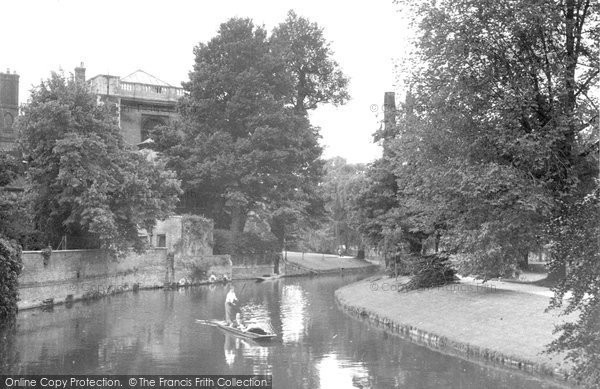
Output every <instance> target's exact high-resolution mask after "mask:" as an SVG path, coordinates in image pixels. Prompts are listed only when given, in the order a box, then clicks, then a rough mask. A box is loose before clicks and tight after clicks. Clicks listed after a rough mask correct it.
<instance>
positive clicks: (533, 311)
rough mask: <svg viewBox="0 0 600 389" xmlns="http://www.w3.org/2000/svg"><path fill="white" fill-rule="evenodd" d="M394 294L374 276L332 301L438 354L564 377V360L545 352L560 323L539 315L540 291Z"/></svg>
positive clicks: (459, 288) (501, 287)
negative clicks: (449, 354) (445, 353)
mask: <svg viewBox="0 0 600 389" xmlns="http://www.w3.org/2000/svg"><path fill="white" fill-rule="evenodd" d="M519 288H520V289H519ZM398 289H399V283H398V282H396V281H395V280H394V279H393V278H387V277H385V276H374V277H369V278H368V279H366V280H363V281H360V282H357V283H355V284H351V285H348V286H345V287H343V288H341V289H339V290H337V291H336V293H335V296H336V300H337V301H338V303H339V304H340V305H341V306H342V308H344V309H345V310H347V311H348V312H350V313H351V314H353V315H355V316H359V317H362V318H365V319H367V320H369V321H372V322H373V323H375V324H377V325H380V326H384V327H388V328H390V329H391V330H392V331H394V332H396V333H398V334H400V335H401V336H402V337H405V338H407V339H410V340H412V341H416V342H419V343H423V344H425V345H427V346H429V347H432V348H435V349H439V350H441V351H443V352H448V353H451V354H455V355H458V356H461V357H463V358H467V359H473V360H482V361H487V362H491V363H492V364H495V365H502V366H506V367H510V368H516V369H519V370H523V371H527V372H530V373H533V374H536V375H540V376H546V377H554V378H559V379H565V378H567V377H568V371H569V366H567V365H565V364H564V362H563V360H562V357H561V356H558V355H550V354H545V353H544V350H545V346H546V345H547V344H548V343H550V342H551V341H552V340H553V339H554V335H553V333H552V331H553V329H554V327H555V325H556V324H558V323H560V322H561V320H564V318H561V317H559V316H558V312H550V313H546V312H544V311H545V309H546V308H547V307H548V303H549V296H547V295H545V293H540V292H542V291H541V290H539V289H538V288H535V289H531V290H528V289H526V288H523V287H520V286H519V287H517V288H513V287H512V286H511V284H510V283H495V284H493V285H492V284H490V285H482V284H479V283H476V282H474V281H472V280H464V281H462V282H460V283H457V284H452V285H448V286H445V287H441V288H431V289H426V290H418V291H410V292H400V293H399V292H398ZM534 292H535V293H534Z"/></svg>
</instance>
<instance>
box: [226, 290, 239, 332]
mask: <svg viewBox="0 0 600 389" xmlns="http://www.w3.org/2000/svg"><path fill="white" fill-rule="evenodd" d="M237 302H238V299H237V296H236V295H235V289H234V287H233V285H231V287H230V288H229V292H227V296H226V297H225V322H226V323H227V325H232V324H233V320H234V319H235V311H236V308H237Z"/></svg>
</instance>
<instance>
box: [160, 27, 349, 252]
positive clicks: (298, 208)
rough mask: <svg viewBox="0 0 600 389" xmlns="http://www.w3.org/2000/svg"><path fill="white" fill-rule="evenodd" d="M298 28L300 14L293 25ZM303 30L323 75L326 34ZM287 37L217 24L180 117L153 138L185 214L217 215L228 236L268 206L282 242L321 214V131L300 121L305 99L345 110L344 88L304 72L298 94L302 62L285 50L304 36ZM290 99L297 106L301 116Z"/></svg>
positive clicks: (327, 61) (200, 53)
mask: <svg viewBox="0 0 600 389" xmlns="http://www.w3.org/2000/svg"><path fill="white" fill-rule="evenodd" d="M301 21H302V23H308V21H306V19H303V18H301ZM296 22H298V23H299V19H298V18H297V17H294V18H293V20H292V21H290V23H292V24H293V23H296ZM308 24H309V25H310V26H311V28H313V29H314V31H313V30H311V31H304V30H303V29H302V30H300V31H297V33H298V34H307V36H310V37H312V38H311V39H313V38H314V39H313V40H309V41H306V42H304V43H303V50H305V52H306V53H308V52H309V51H311V50H312V51H319V52H320V54H319V61H321V62H320V63H318V64H315V65H316V66H318V67H319V69H321V70H323V69H325V68H326V67H327V66H333V61H332V60H331V58H330V55H331V52H330V50H329V49H327V48H326V43H325V41H324V39H323V37H322V30H320V29H318V28H317V27H316V25H314V24H310V23H308ZM280 28H283V27H280ZM274 34H275V33H274ZM302 36H304V35H302ZM286 37H287V39H291V40H288V41H284V40H283V38H275V35H273V36H272V37H271V39H269V37H268V34H267V32H266V31H265V30H264V28H262V27H258V26H255V25H254V23H253V22H252V21H251V20H250V19H243V18H233V19H230V20H228V21H227V22H225V23H223V24H222V25H221V26H220V28H219V31H218V33H217V35H216V36H215V37H214V38H213V39H211V40H210V41H209V42H207V43H200V44H198V46H196V47H195V49H194V54H195V57H196V59H195V64H194V68H193V71H192V72H190V81H189V82H186V83H184V88H185V90H186V91H187V94H186V96H185V97H184V98H183V99H182V100H181V102H180V113H181V120H180V121H178V122H175V123H173V124H172V125H171V126H170V127H168V128H159V129H156V130H155V132H154V133H153V135H152V136H153V138H155V140H156V141H157V142H156V144H157V147H158V150H159V151H161V152H163V153H164V154H165V155H167V156H168V159H169V166H171V167H172V168H173V169H175V170H177V172H178V173H179V176H180V177H181V178H182V181H183V188H184V190H185V195H184V197H183V206H184V207H187V208H188V209H189V210H190V211H192V212H195V213H202V214H204V215H206V216H208V217H211V218H213V219H214V220H215V222H216V225H217V226H218V227H220V228H223V227H224V226H225V225H228V226H229V228H230V230H231V231H232V233H238V232H241V231H242V230H243V228H244V223H245V218H246V215H247V213H248V212H249V211H250V210H252V209H255V208H257V207H259V208H261V209H267V210H268V211H269V212H270V213H271V216H272V219H273V223H272V226H271V227H272V230H273V232H274V233H275V235H276V236H278V238H279V240H280V243H282V242H283V240H284V238H285V228H284V226H285V225H286V224H288V223H291V222H295V221H297V220H299V219H302V218H306V217H307V216H308V214H310V213H313V212H316V211H317V210H318V209H319V200H318V195H317V191H316V187H317V184H318V182H319V180H320V177H321V175H322V166H323V162H322V161H321V159H320V156H321V152H322V149H321V147H320V146H319V143H318V140H319V133H318V130H319V129H318V128H315V127H313V126H311V124H310V122H309V120H308V117H307V116H306V115H305V112H306V109H307V108H314V107H313V106H311V107H308V106H306V105H305V102H306V101H309V100H310V101H312V103H311V104H312V105H314V104H316V102H317V101H318V102H336V103H341V102H343V101H342V100H343V99H342V100H340V99H338V98H337V97H334V95H338V94H339V95H343V94H345V93H346V92H345V89H344V88H345V84H344V83H342V84H339V85H325V84H326V83H330V79H329V78H328V77H329V76H327V77H326V78H324V79H322V80H319V79H314V80H312V78H313V77H312V76H310V77H309V76H308V75H307V76H306V77H308V78H311V80H312V81H311V85H312V86H311V88H312V89H302V91H300V89H299V88H301V86H300V84H298V83H297V82H294V75H293V70H292V69H293V68H296V65H295V64H294V61H297V60H299V59H298V58H297V57H293V56H290V55H283V54H282V50H289V49H290V48H289V47H287V46H289V45H291V44H292V41H294V42H295V39H296V38H298V39H303V38H300V35H297V34H296V32H292V31H290V32H289V34H287V35H286ZM275 42H277V43H275ZM313 46H314V47H313ZM294 47H295V46H294ZM333 67H334V68H335V71H337V72H339V69H338V68H337V67H335V66H333ZM321 70H314V69H313V70H310V71H321ZM303 71H304V70H303ZM307 71H308V70H307ZM335 71H334V70H332V72H335ZM307 74H308V73H307ZM340 74H341V73H340ZM302 77H305V76H302ZM340 77H341V75H340ZM308 78H307V79H308ZM321 89H323V90H327V91H328V92H327V93H324V92H322V91H321ZM299 94H301V95H302V96H303V97H302V98H301V100H297V97H298V96H299ZM295 99H296V100H295ZM293 101H295V102H296V103H298V104H302V107H303V109H302V110H300V111H301V112H300V111H299V110H298V107H299V105H298V104H295V103H293Z"/></svg>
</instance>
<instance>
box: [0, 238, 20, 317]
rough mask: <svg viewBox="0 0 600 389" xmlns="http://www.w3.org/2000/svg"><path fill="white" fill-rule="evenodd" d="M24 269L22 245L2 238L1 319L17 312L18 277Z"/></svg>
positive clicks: (0, 242) (0, 240) (0, 246)
mask: <svg viewBox="0 0 600 389" xmlns="http://www.w3.org/2000/svg"><path fill="white" fill-rule="evenodd" d="M22 269H23V263H22V260H21V246H19V245H18V244H17V243H15V242H14V241H9V240H6V239H4V238H0V321H5V320H9V319H10V318H11V317H14V316H15V315H16V314H17V310H18V308H17V294H18V281H19V280H18V277H19V274H20V273H21V270H22Z"/></svg>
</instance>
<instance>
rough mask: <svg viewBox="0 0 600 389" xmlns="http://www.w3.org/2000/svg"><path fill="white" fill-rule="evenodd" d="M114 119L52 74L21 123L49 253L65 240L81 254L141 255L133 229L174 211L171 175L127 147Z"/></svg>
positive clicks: (175, 186) (81, 89) (79, 88)
mask: <svg viewBox="0 0 600 389" xmlns="http://www.w3.org/2000/svg"><path fill="white" fill-rule="evenodd" d="M116 117H117V116H116V112H115V107H114V106H110V105H108V104H106V105H101V104H98V103H97V101H96V98H95V96H93V95H92V94H90V93H89V91H88V90H87V87H86V86H85V84H83V83H79V82H76V81H75V80H73V79H67V78H66V77H65V76H64V75H62V74H57V73H53V74H52V76H51V77H50V78H49V79H48V80H46V81H43V82H42V83H41V84H40V85H39V86H38V87H36V88H35V89H34V90H33V91H32V95H31V100H30V103H29V104H28V105H27V106H25V107H24V109H23V115H22V116H21V117H19V120H18V122H17V125H18V128H19V130H20V131H21V133H22V136H23V140H22V143H23V148H24V153H25V155H26V157H27V159H28V161H29V163H28V169H27V178H28V181H29V183H30V184H29V185H30V188H29V191H30V195H31V201H32V207H33V210H34V221H35V224H36V228H37V229H38V230H39V231H40V232H41V233H42V234H43V235H44V239H45V240H46V241H47V242H48V243H50V244H52V245H53V246H54V247H56V245H58V243H59V242H60V240H61V237H62V236H63V235H67V236H69V237H70V238H71V242H72V243H73V244H74V245H76V246H79V248H87V247H102V248H106V249H110V250H113V251H114V252H116V253H118V252H120V251H123V250H125V249H127V248H129V247H131V246H132V245H133V246H134V247H135V248H136V249H142V248H143V245H144V241H143V240H142V239H141V238H140V237H139V236H138V229H139V228H151V227H152V226H153V225H154V224H155V222H156V220H157V219H163V218H164V217H166V216H168V215H169V213H171V212H172V211H173V209H174V206H175V204H176V202H177V197H178V195H179V193H180V188H179V181H178V180H177V179H176V177H175V174H174V173H173V172H171V171H169V170H165V169H163V166H162V163H161V162H160V161H158V160H156V161H154V162H152V161H150V160H148V159H147V158H146V156H145V155H143V154H142V153H140V152H139V151H137V150H135V149H133V148H132V147H130V146H127V145H126V144H125V143H124V141H123V139H122V136H121V133H120V129H119V127H118V125H117V120H116Z"/></svg>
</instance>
